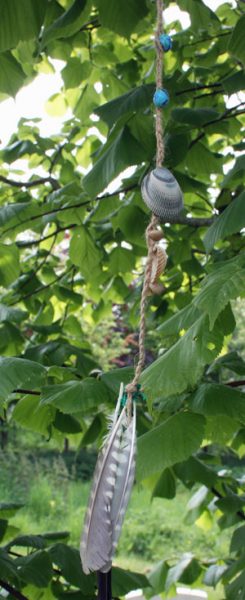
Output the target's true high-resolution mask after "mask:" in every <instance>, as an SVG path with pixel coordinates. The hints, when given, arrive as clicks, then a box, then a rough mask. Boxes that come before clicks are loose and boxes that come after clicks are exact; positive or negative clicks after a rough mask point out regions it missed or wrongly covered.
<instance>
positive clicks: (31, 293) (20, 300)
mask: <svg viewBox="0 0 245 600" xmlns="http://www.w3.org/2000/svg"><path fill="white" fill-rule="evenodd" d="M71 269H74V265H71V266H70V267H69V268H68V269H67V270H66V271H65V272H64V273H61V274H60V275H58V276H57V277H55V279H53V281H50V283H47V284H46V285H40V287H38V288H36V289H35V290H34V291H33V292H29V294H26V295H25V296H22V297H21V298H18V300H15V301H14V302H11V303H10V304H9V306H15V304H18V302H22V301H23V300H27V299H28V298H31V297H32V296H34V295H35V294H39V292H40V293H41V292H43V291H44V290H47V289H48V288H50V287H52V285H54V284H55V283H57V281H60V279H63V277H65V276H66V275H67V273H69V271H71Z"/></svg>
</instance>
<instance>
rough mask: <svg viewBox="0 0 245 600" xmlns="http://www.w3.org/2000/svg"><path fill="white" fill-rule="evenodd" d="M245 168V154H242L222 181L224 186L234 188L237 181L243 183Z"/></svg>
mask: <svg viewBox="0 0 245 600" xmlns="http://www.w3.org/2000/svg"><path fill="white" fill-rule="evenodd" d="M244 169H245V155H244V154H241V155H240V156H238V158H237V159H236V162H235V164H234V166H233V167H232V168H231V169H230V170H229V171H228V173H227V174H226V175H225V177H224V179H223V181H222V186H221V187H222V188H224V189H225V188H226V187H228V188H231V189H233V188H234V185H235V184H237V183H241V184H242V183H243V177H244Z"/></svg>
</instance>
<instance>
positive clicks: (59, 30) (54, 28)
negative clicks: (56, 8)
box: [41, 0, 86, 50]
mask: <svg viewBox="0 0 245 600" xmlns="http://www.w3.org/2000/svg"><path fill="white" fill-rule="evenodd" d="M85 6H86V0H74V2H73V4H72V5H71V6H70V7H69V8H68V10H66V11H64V13H63V14H62V15H61V16H60V17H58V19H56V20H55V21H53V22H52V23H51V25H49V26H48V27H46V28H45V29H44V31H43V34H42V40H41V50H43V49H44V48H45V46H47V44H49V43H50V42H51V41H52V40H58V39H60V38H67V37H70V36H72V35H73V34H74V33H76V31H79V29H80V28H81V26H82V13H83V11H84V8H85Z"/></svg>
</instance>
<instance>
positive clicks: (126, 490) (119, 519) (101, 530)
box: [80, 384, 136, 574]
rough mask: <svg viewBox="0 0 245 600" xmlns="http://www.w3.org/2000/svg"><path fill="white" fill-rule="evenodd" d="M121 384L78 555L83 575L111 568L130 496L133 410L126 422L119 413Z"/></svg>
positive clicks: (133, 428)
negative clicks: (79, 555)
mask: <svg viewBox="0 0 245 600" xmlns="http://www.w3.org/2000/svg"><path fill="white" fill-rule="evenodd" d="M123 389H124V388H123V384H121V386H120V391H119V397H118V401H117V405H116V409H115V412H114V415H113V417H112V419H111V425H110V427H109V434H108V435H107V437H106V439H105V442H104V444H103V447H102V449H101V451H100V454H99V456H98V460H97V463H96V467H95V473H94V477H93V484H92V489H91V492H90V498H89V503H88V508H87V512H86V516H85V521H84V528H83V535H82V540H81V546H80V554H81V559H82V566H83V571H84V573H86V574H88V573H89V572H90V571H101V572H103V573H107V572H108V571H109V570H110V568H111V564H112V558H113V554H114V552H115V549H116V546H117V543H118V540H119V537H120V533H121V528H122V524H123V520H124V516H125V512H126V509H127V505H128V502H129V498H130V495H131V491H132V487H133V483H134V474H135V457H136V407H135V403H133V416H132V418H131V420H130V422H128V417H127V413H126V408H125V407H124V408H123V409H122V411H121V413H120V405H121V398H122V394H123Z"/></svg>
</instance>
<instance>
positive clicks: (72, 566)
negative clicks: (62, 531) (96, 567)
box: [49, 544, 95, 595]
mask: <svg viewBox="0 0 245 600" xmlns="http://www.w3.org/2000/svg"><path fill="white" fill-rule="evenodd" d="M49 553H50V556H51V559H52V562H53V563H55V564H56V565H57V567H59V568H60V569H61V571H62V575H63V577H64V578H65V579H66V581H68V582H69V583H71V584H72V585H75V586H76V587H78V588H80V589H81V590H83V593H84V595H90V594H91V595H93V594H94V585H95V581H94V576H93V575H84V573H83V570H82V567H81V558H80V555H79V552H78V550H76V549H75V548H71V547H69V546H66V545H65V544H55V546H52V547H51V548H50V550H49Z"/></svg>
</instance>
